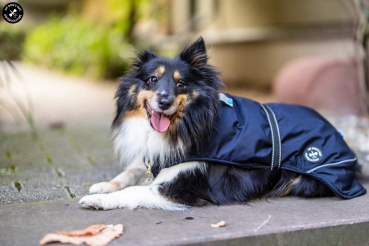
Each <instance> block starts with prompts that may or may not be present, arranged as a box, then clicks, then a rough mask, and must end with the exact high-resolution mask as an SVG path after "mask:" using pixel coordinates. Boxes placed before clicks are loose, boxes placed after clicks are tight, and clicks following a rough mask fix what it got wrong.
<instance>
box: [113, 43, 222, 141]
mask: <svg viewBox="0 0 369 246" xmlns="http://www.w3.org/2000/svg"><path fill="white" fill-rule="evenodd" d="M207 61H208V56H207V53H206V48H205V43H204V40H203V39H202V38H201V37H200V38H199V39H198V40H197V41H196V42H194V43H193V44H191V45H188V46H186V47H185V48H184V49H183V51H182V52H181V53H180V54H179V55H178V56H176V57H175V58H174V59H167V58H162V57H158V56H157V55H156V54H155V53H154V52H153V51H151V50H146V51H142V52H140V53H139V54H138V57H137V58H136V59H135V61H134V63H133V69H132V70H131V71H130V73H129V74H127V75H126V76H124V77H122V83H121V84H120V85H119V88H118V90H117V93H116V97H117V98H118V100H117V115H116V117H115V119H114V122H113V127H119V126H120V125H121V124H124V121H125V120H127V119H129V118H132V117H143V118H145V119H147V120H148V121H147V122H148V124H150V125H151V127H152V128H153V129H154V130H155V131H157V132H160V133H162V134H163V138H167V139H168V140H172V141H173V143H176V142H177V141H178V138H181V140H182V141H183V142H184V143H186V144H195V145H198V144H200V141H201V140H202V139H204V138H205V137H206V136H207V134H209V133H210V131H211V129H212V127H213V122H214V120H215V119H216V117H217V112H218V111H219V108H220V103H219V101H218V90H219V89H220V88H221V87H222V86H223V83H222V82H221V81H220V79H219V73H218V72H217V71H216V70H215V69H214V68H213V67H212V66H210V65H209V64H208V63H207Z"/></svg>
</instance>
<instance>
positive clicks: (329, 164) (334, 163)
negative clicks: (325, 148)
mask: <svg viewBox="0 0 369 246" xmlns="http://www.w3.org/2000/svg"><path fill="white" fill-rule="evenodd" d="M350 161H356V157H355V158H353V159H348V160H344V161H339V162H333V163H327V164H324V165H320V166H317V167H314V168H313V169H311V170H309V171H306V173H311V172H313V171H315V170H317V169H319V168H321V167H326V166H334V165H338V164H341V163H345V162H350Z"/></svg>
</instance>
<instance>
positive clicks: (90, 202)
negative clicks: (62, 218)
mask: <svg viewBox="0 0 369 246" xmlns="http://www.w3.org/2000/svg"><path fill="white" fill-rule="evenodd" d="M79 204H81V205H82V207H86V208H95V209H101V210H109V209H116V208H119V202H118V200H117V199H116V196H114V195H112V194H98V195H89V196H84V197H82V199H81V200H79Z"/></svg>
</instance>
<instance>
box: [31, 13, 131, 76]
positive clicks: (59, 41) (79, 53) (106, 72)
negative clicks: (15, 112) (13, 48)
mask: <svg viewBox="0 0 369 246" xmlns="http://www.w3.org/2000/svg"><path fill="white" fill-rule="evenodd" d="M132 50H133V47H132V46H131V45H129V44H128V43H127V41H126V40H125V39H124V33H123V32H122V30H120V29H119V28H114V27H106V25H98V24H94V23H92V22H90V21H87V20H84V19H82V18H80V17H75V16H66V17H64V18H60V17H56V16H54V17H52V18H50V19H49V20H48V21H47V22H45V23H43V24H41V25H39V26H37V27H36V28H35V29H34V30H32V31H30V33H29V34H28V35H27V37H26V40H25V44H24V51H25V55H26V56H25V59H29V60H31V61H33V62H35V63H38V64H43V65H45V66H46V67H49V68H54V69H59V70H62V71H65V72H67V73H70V74H75V75H87V76H89V77H93V78H116V77H118V76H121V75H122V74H123V73H124V71H125V70H127V69H128V66H129V63H130V61H131V60H130V59H129V58H130V57H131V56H132V55H133V54H132Z"/></svg>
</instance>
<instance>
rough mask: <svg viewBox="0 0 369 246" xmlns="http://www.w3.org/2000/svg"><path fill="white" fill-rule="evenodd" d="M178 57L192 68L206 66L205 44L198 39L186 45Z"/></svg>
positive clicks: (201, 39)
mask: <svg viewBox="0 0 369 246" xmlns="http://www.w3.org/2000/svg"><path fill="white" fill-rule="evenodd" d="M179 57H180V58H181V59H182V60H183V61H185V62H187V63H189V64H191V65H192V66H195V67H196V66H201V65H204V64H206V62H207V61H208V56H207V54H206V47H205V42H204V39H203V38H202V37H199V39H198V40H196V42H194V43H193V44H190V45H187V46H186V47H185V48H184V49H183V50H182V52H181V54H179Z"/></svg>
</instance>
